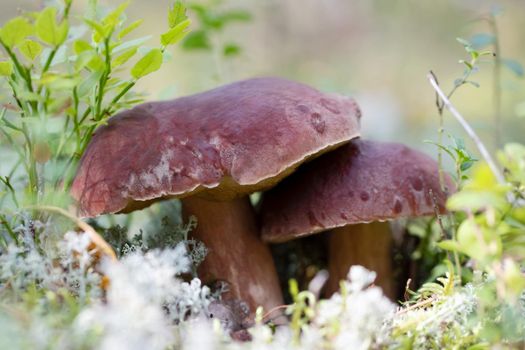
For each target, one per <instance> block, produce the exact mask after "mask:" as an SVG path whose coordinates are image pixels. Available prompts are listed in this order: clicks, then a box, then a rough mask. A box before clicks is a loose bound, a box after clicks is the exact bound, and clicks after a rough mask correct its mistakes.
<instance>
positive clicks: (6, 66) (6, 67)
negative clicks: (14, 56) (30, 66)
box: [0, 61, 13, 76]
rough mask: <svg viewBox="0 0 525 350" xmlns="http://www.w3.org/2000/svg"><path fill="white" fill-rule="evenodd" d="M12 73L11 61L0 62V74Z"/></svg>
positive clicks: (7, 74)
mask: <svg viewBox="0 0 525 350" xmlns="http://www.w3.org/2000/svg"><path fill="white" fill-rule="evenodd" d="M12 73H13V63H12V62H11V61H2V62H0V76H10V75H11V74H12Z"/></svg>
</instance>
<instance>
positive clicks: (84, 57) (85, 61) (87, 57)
mask: <svg viewBox="0 0 525 350" xmlns="http://www.w3.org/2000/svg"><path fill="white" fill-rule="evenodd" d="M97 58H98V54H97V53H96V52H95V51H84V52H81V53H80V54H78V55H77V57H76V60H75V69H76V70H77V71H81V70H82V69H84V68H86V67H89V65H90V63H91V62H92V61H94V60H96V59H97Z"/></svg>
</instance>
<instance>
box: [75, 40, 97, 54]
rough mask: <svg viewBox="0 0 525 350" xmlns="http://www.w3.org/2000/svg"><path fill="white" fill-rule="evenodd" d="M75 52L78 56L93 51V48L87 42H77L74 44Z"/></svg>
mask: <svg viewBox="0 0 525 350" xmlns="http://www.w3.org/2000/svg"><path fill="white" fill-rule="evenodd" d="M73 50H74V51H75V53H76V54H77V55H79V54H81V53H82V52H84V51H90V50H93V47H92V46H91V44H89V43H88V42H87V41H84V40H76V41H75V43H74V44H73Z"/></svg>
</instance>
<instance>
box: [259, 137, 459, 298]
mask: <svg viewBox="0 0 525 350" xmlns="http://www.w3.org/2000/svg"><path fill="white" fill-rule="evenodd" d="M446 180H447V185H448V186H449V187H450V188H452V187H451V183H450V179H449V178H448V177H447V178H446ZM445 200H446V195H445V193H444V192H443V191H442V190H441V187H440V182H439V175H438V165H437V163H436V162H435V161H434V160H433V159H431V158H430V157H428V156H427V155H425V154H423V153H421V152H418V151H416V150H413V149H410V148H408V147H406V146H404V145H401V144H395V143H379V142H372V141H364V140H360V139H357V140H353V141H352V142H350V143H349V144H347V145H345V146H342V147H341V148H339V149H337V150H335V151H333V152H331V153H329V154H326V155H323V156H322V157H320V158H318V159H316V160H314V161H312V162H310V163H308V164H305V165H304V166H302V167H301V168H300V169H299V170H298V171H297V172H296V173H295V174H293V175H292V176H290V177H288V178H287V179H285V180H284V181H283V182H282V183H281V184H279V185H278V186H276V187H275V188H273V189H272V190H270V191H268V192H266V193H265V194H264V197H263V202H262V206H261V220H262V238H263V240H265V241H266V242H272V243H276V242H285V241H288V240H291V239H295V238H299V237H303V236H307V235H311V234H314V233H318V232H323V231H327V230H330V231H331V232H330V236H329V244H328V246H329V253H328V259H329V262H328V268H329V272H330V277H329V280H328V282H327V286H326V289H325V291H326V294H328V295H330V294H332V293H333V292H335V291H337V290H338V286H339V281H340V280H342V279H344V278H345V276H346V274H347V273H348V270H349V268H350V266H351V265H355V264H359V265H363V266H365V267H367V268H369V269H372V270H375V271H376V272H377V274H378V279H377V284H378V285H380V286H381V287H382V288H383V289H384V291H385V293H386V294H387V295H389V296H393V285H392V277H391V274H392V266H391V265H392V264H391V260H390V259H391V252H390V250H391V248H392V245H391V243H392V238H391V234H390V230H389V224H388V222H386V221H387V220H390V219H396V218H400V217H409V216H412V217H413V216H424V215H434V214H435V213H436V212H439V213H443V212H444V211H445V206H444V204H445Z"/></svg>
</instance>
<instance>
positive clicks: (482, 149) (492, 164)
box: [427, 73, 505, 184]
mask: <svg viewBox="0 0 525 350" xmlns="http://www.w3.org/2000/svg"><path fill="white" fill-rule="evenodd" d="M427 79H428V80H429V81H430V85H432V87H433V88H434V90H435V91H436V93H437V94H438V95H439V97H440V98H441V100H442V101H443V105H444V106H445V107H446V108H447V109H448V110H449V111H450V113H451V114H452V115H453V116H454V117H455V118H456V120H457V121H458V122H459V124H461V126H462V127H463V129H464V130H465V132H466V133H467V135H468V136H469V137H470V138H471V139H472V140H473V141H474V143H475V144H476V147H477V148H478V150H479V152H480V153H481V156H482V157H483V158H484V159H485V161H486V162H487V164H488V165H489V167H490V170H491V171H492V173H493V174H494V176H495V177H496V179H497V180H498V182H499V183H501V184H504V183H505V178H504V177H503V174H502V173H501V172H500V170H499V168H498V166H497V165H496V162H495V161H494V159H492V156H491V155H490V153H489V152H488V150H487V148H486V147H485V145H484V144H483V142H482V141H481V139H480V138H479V137H478V135H477V134H476V132H475V131H474V129H472V127H471V126H470V125H469V124H468V123H467V121H466V120H465V118H463V116H462V115H461V114H460V113H459V112H458V110H457V109H456V108H455V107H454V105H453V104H452V103H451V102H450V100H449V99H448V97H447V96H446V95H445V93H444V92H443V90H441V88H440V87H439V85H438V84H437V82H436V79H435V78H434V75H433V74H432V73H429V74H428V75H427Z"/></svg>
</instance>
